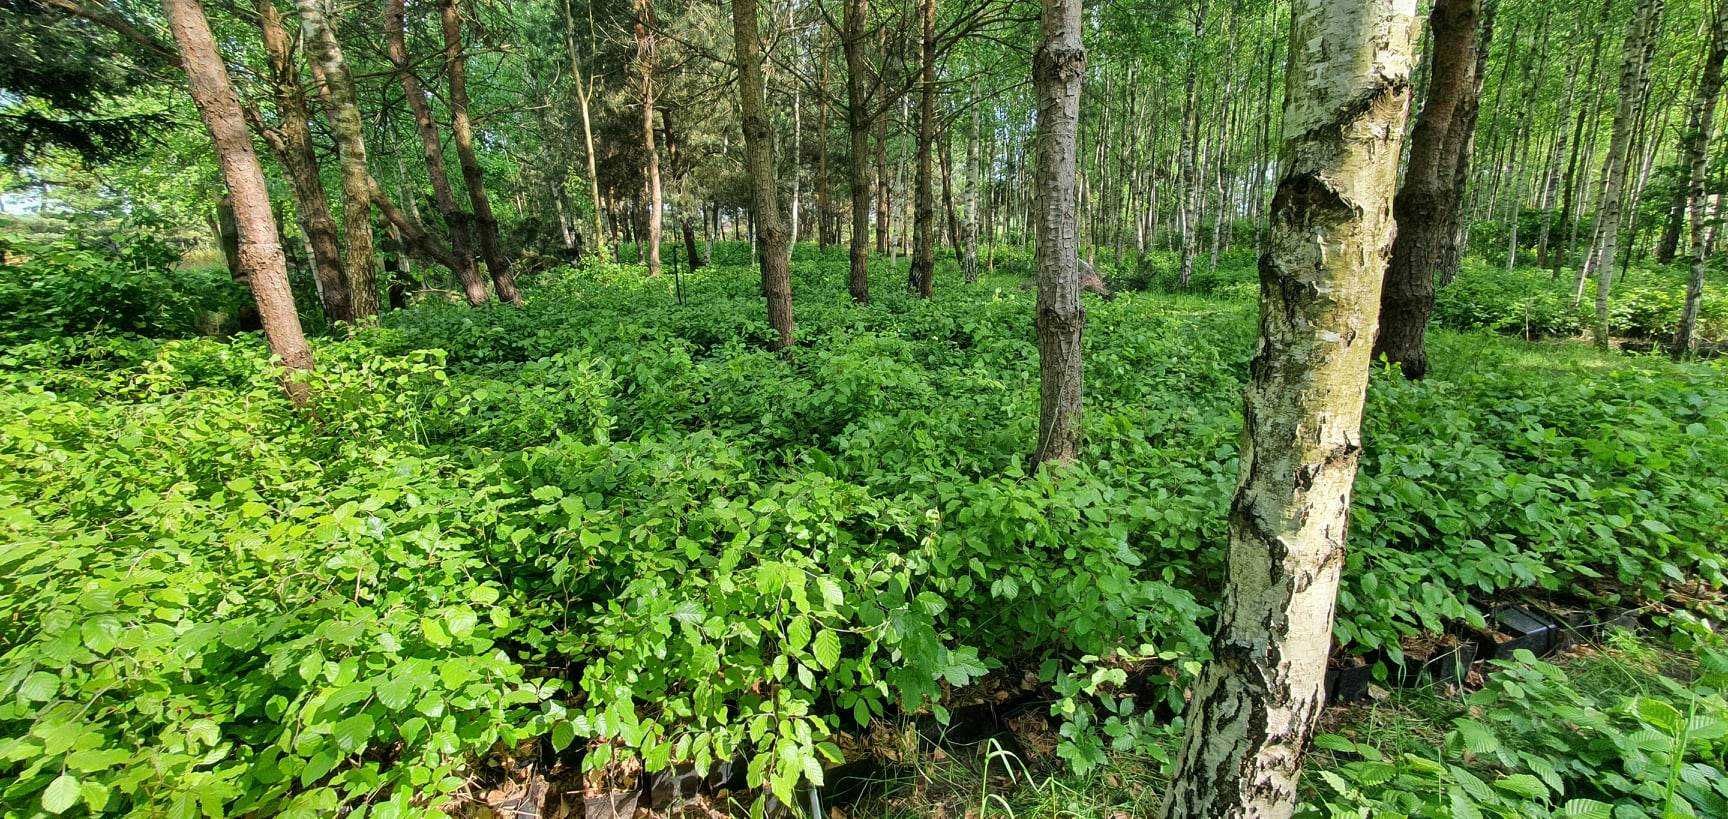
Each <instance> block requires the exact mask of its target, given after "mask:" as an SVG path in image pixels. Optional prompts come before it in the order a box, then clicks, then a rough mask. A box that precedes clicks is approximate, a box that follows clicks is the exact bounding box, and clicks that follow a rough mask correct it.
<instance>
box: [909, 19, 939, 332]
mask: <svg viewBox="0 0 1728 819" xmlns="http://www.w3.org/2000/svg"><path fill="white" fill-rule="evenodd" d="M918 16H919V18H920V20H922V22H923V34H922V36H920V37H919V66H918V72H919V73H918V145H917V152H918V172H917V174H916V175H915V178H914V179H913V182H912V186H913V188H914V189H915V190H914V192H913V202H914V205H913V208H914V209H913V216H912V264H911V267H910V268H909V273H908V275H907V285H908V286H909V287H910V288H911V289H912V292H913V293H914V294H916V295H918V296H920V297H923V298H929V297H930V293H931V287H932V285H933V284H934V281H933V280H934V279H935V273H936V181H935V172H934V168H933V167H932V159H933V154H932V152H933V151H934V150H935V146H936V0H918Z"/></svg>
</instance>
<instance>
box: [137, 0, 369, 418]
mask: <svg viewBox="0 0 1728 819" xmlns="http://www.w3.org/2000/svg"><path fill="white" fill-rule="evenodd" d="M163 7H164V10H165V11H166V12H167V14H168V27H169V28H170V29H171V30H172V31H173V32H174V41H175V43H177V44H178V45H179V52H180V62H181V65H182V66H183V67H184V68H185V69H186V79H187V86H188V88H189V90H190V91H191V94H192V102H193V103H194V104H195V105H196V106H197V108H198V116H199V118H201V119H203V120H204V127H205V128H206V129H207V130H208V131H209V132H210V141H211V144H212V145H213V146H214V147H215V149H216V159H217V163H218V164H219V165H220V166H221V168H222V181H223V184H224V185H225V186H226V187H227V188H228V196H229V199H230V202H231V204H232V206H233V210H234V227H235V232H236V233H237V234H238V237H237V238H238V241H237V245H238V247H237V248H236V251H237V252H236V255H237V257H238V262H239V267H240V270H241V271H242V272H243V273H244V274H245V277H246V281H247V285H248V286H249V287H250V288H251V289H252V298H253V300H254V301H256V302H257V304H258V317H259V319H260V321H261V322H262V323H263V325H264V339H265V342H266V343H267V344H268V345H269V347H270V353H271V354H272V355H274V356H275V357H277V358H278V359H280V360H281V361H282V366H284V367H285V368H287V370H288V373H287V375H286V377H285V378H284V379H283V381H282V387H283V390H284V391H286V392H287V394H288V399H289V400H290V401H292V402H293V403H294V404H295V405H296V406H304V405H305V404H306V402H307V400H308V399H309V397H310V396H309V394H308V390H307V386H306V382H305V381H303V380H301V379H300V377H299V376H298V375H297V373H299V372H304V371H308V370H311V369H312V348H311V347H310V346H308V345H307V344H306V335H305V333H304V332H303V331H302V330H301V328H300V316H299V314H298V313H296V312H295V311H294V293H293V291H292V290H290V289H289V286H288V259H287V257H286V256H284V255H283V253H282V237H281V234H280V233H279V232H278V231H277V229H276V218H275V216H273V215H272V214H271V211H270V191H269V188H268V186H267V185H266V183H265V181H264V168H263V166H261V165H259V164H258V155H257V154H256V153H255V152H254V151H253V150H252V135H251V133H250V132H248V131H247V130H246V119H245V116H244V115H243V114H242V113H241V110H240V100H239V98H238V97H237V96H235V94H234V86H233V84H232V83H231V82H230V81H229V79H228V67H227V66H226V65H225V64H223V62H222V54H221V52H220V51H218V50H217V48H216V37H215V35H213V34H211V33H210V22H209V20H208V19H206V18H205V16H204V7H203V6H202V5H200V4H199V3H198V0H164V3H163ZM361 207H362V208H365V207H366V205H365V203H364V202H362V203H361Z"/></svg>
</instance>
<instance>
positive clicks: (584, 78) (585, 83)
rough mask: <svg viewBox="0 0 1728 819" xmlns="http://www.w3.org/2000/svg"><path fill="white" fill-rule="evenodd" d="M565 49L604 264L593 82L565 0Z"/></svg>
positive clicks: (597, 243) (596, 238)
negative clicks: (591, 105)
mask: <svg viewBox="0 0 1728 819" xmlns="http://www.w3.org/2000/svg"><path fill="white" fill-rule="evenodd" d="M590 22H592V18H590ZM564 50H565V52H566V54H567V56H568V58H569V60H570V81H571V84H572V85H574V86H575V88H576V101H577V107H578V108H579V109H580V111H581V113H582V145H583V148H584V152H585V154H586V156H587V158H588V198H589V202H590V203H591V204H592V207H593V210H594V254H595V258H597V259H599V260H600V261H601V262H602V263H604V262H606V261H608V260H609V259H610V258H611V256H610V254H609V252H608V250H607V248H606V228H605V225H603V224H602V221H601V220H602V217H601V214H602V213H604V212H605V210H604V208H603V207H602V206H601V204H600V174H599V172H598V171H597V170H596V162H595V159H594V128H593V126H592V125H591V124H590V123H589V112H588V107H589V106H588V101H589V98H590V97H591V96H593V94H594V85H593V80H592V78H590V77H588V75H587V74H586V73H585V72H584V71H583V70H582V59H581V55H580V54H578V52H577V50H576V15H575V12H574V11H572V10H571V8H570V0H564Z"/></svg>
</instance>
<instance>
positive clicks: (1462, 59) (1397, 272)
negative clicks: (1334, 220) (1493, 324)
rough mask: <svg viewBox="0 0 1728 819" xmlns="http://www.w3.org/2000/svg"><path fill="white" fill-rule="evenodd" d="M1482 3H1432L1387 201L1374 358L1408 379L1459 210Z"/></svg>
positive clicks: (1413, 374) (1424, 359) (1420, 371)
mask: <svg viewBox="0 0 1728 819" xmlns="http://www.w3.org/2000/svg"><path fill="white" fill-rule="evenodd" d="M1480 11H1481V0H1437V2H1435V4H1434V11H1433V13H1432V14H1431V15H1430V16H1429V31H1430V32H1431V33H1432V35H1433V38H1434V49H1433V56H1432V64H1431V67H1430V71H1429V79H1428V86H1427V89H1426V92H1427V99H1426V100H1425V101H1424V102H1423V105H1422V111H1421V113H1420V114H1418V115H1417V118H1416V127H1415V128H1414V129H1413V130H1412V131H1411V134H1410V163H1409V168H1408V169H1407V170H1406V171H1405V173H1404V185H1403V187H1402V188H1400V189H1399V191H1398V196H1397V199H1396V200H1395V201H1394V210H1395V212H1396V214H1397V219H1398V235H1397V238H1396V239H1395V240H1394V241H1393V243H1392V262H1391V264H1390V265H1389V266H1388V267H1387V268H1386V281H1385V288H1384V291H1383V292H1382V294H1381V299H1382V301H1381V306H1380V335H1379V337H1378V338H1376V339H1375V341H1374V353H1375V355H1376V356H1384V357H1385V358H1386V359H1387V360H1388V361H1391V362H1392V363H1394V364H1397V365H1398V366H1399V367H1400V368H1401V369H1402V370H1403V371H1404V375H1405V376H1406V377H1409V378H1421V377H1422V376H1423V375H1425V374H1426V373H1427V372H1428V353H1427V348H1426V342H1425V337H1426V335H1427V332H1428V316H1429V314H1430V313H1431V312H1433V309H1434V279H1435V277H1436V276H1438V275H1439V272H1440V270H1442V269H1443V267H1444V265H1445V264H1446V260H1447V258H1448V256H1449V254H1450V252H1451V251H1450V250H1449V247H1450V245H1451V244H1452V242H1453V222H1452V215H1451V214H1452V211H1454V210H1456V209H1458V208H1460V207H1461V206H1462V203H1461V199H1462V194H1463V190H1462V189H1461V188H1459V187H1458V182H1459V181H1460V180H1459V179H1458V178H1457V176H1456V172H1457V168H1458V163H1459V153H1460V152H1461V151H1463V150H1464V146H1465V143H1466V141H1467V140H1468V138H1469V137H1468V134H1465V133H1460V130H1459V129H1461V128H1462V127H1463V125H1464V121H1465V119H1466V118H1465V117H1464V116H1461V109H1462V108H1464V107H1465V106H1468V105H1470V104H1471V102H1470V100H1469V99H1468V98H1469V97H1470V96H1471V95H1472V94H1473V93H1474V92H1475V91H1476V89H1478V88H1480V85H1478V84H1477V82H1476V66H1477V31H1478V28H1479V25H1478V23H1479V18H1480Z"/></svg>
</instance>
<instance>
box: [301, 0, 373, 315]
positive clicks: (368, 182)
mask: <svg viewBox="0 0 1728 819" xmlns="http://www.w3.org/2000/svg"><path fill="white" fill-rule="evenodd" d="M324 5H325V3H324V0H296V8H297V9H298V10H299V12H300V27H301V29H302V31H303V32H304V33H305V39H306V52H307V54H308V55H309V56H310V57H312V59H313V60H314V61H316V63H317V67H318V72H317V76H319V77H321V78H322V83H323V85H324V94H323V96H324V99H325V100H326V102H327V103H328V108H329V115H330V130H331V131H332V132H333V133H334V134H335V136H336V147H337V153H338V154H340V156H341V164H342V227H343V231H342V232H343V234H344V235H345V236H346V237H347V239H348V248H347V251H348V252H347V254H346V255H345V256H343V267H344V273H345V274H346V277H347V279H348V287H349V299H350V304H351V305H352V308H353V313H354V317H355V318H357V319H363V318H367V317H369V316H375V315H377V314H378V258H377V254H376V252H375V251H374V248H373V242H372V208H371V207H369V205H368V203H369V202H371V200H372V174H371V172H370V171H368V170H367V168H366V138H365V135H364V134H363V133H362V131H361V126H360V108H359V105H358V103H357V102H356V101H355V98H354V78H353V77H352V76H351V75H350V74H349V73H348V63H347V61H346V60H344V59H343V57H342V46H341V45H340V44H338V43H337V42H336V32H335V31H334V30H333V29H331V27H330V20H329V18H328V17H326V16H325V13H324Z"/></svg>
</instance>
